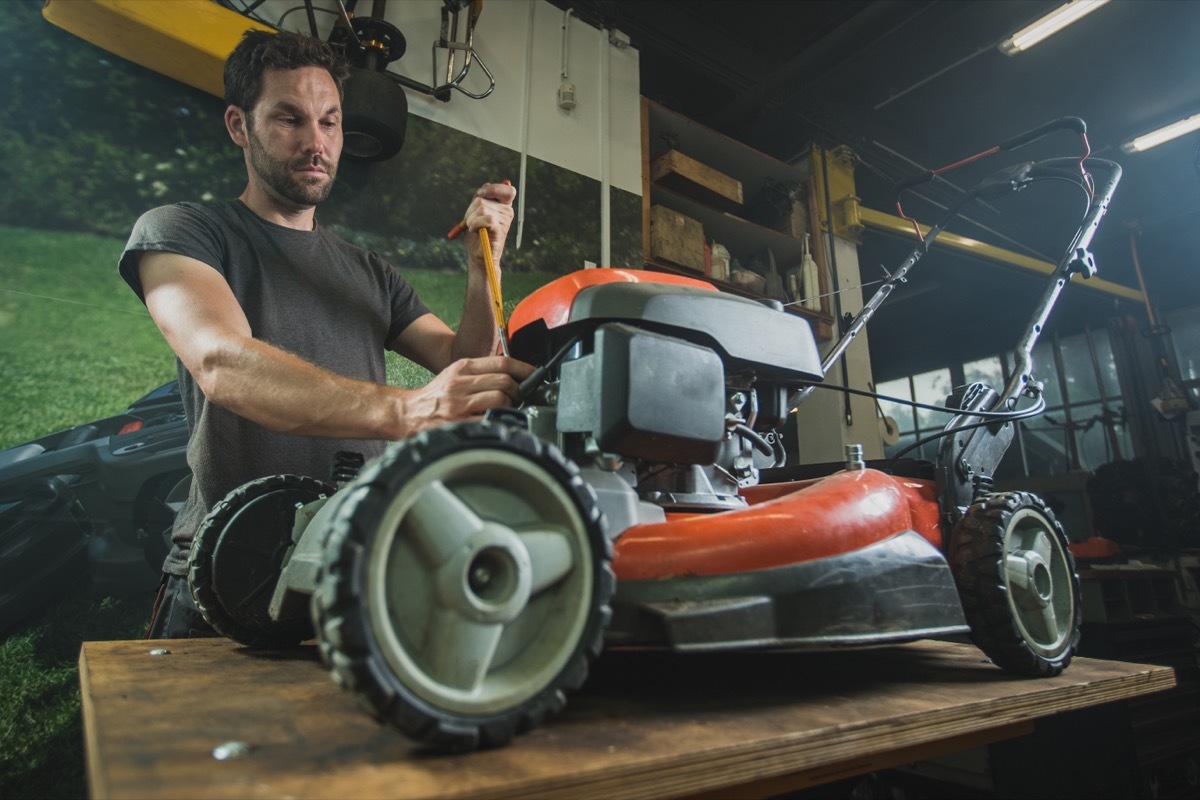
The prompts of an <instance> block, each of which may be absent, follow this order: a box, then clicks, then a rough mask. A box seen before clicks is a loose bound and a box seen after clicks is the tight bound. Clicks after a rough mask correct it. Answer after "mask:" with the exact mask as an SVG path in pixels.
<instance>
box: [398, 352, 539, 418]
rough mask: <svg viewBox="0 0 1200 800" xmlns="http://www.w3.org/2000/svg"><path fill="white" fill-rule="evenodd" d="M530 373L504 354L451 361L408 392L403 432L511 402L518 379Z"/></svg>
mask: <svg viewBox="0 0 1200 800" xmlns="http://www.w3.org/2000/svg"><path fill="white" fill-rule="evenodd" d="M532 373H533V366H531V365H530V364H526V363H525V362H524V361H518V360H516V359H515V358H508V357H507V356H488V357H486V358H464V359H461V360H459V361H455V362H454V363H453V364H451V365H450V366H449V367H447V368H446V369H444V370H442V371H441V372H440V373H438V375H437V376H436V377H435V378H434V379H433V380H431V381H430V382H429V383H428V384H426V385H425V386H424V387H423V388H421V389H416V390H414V391H412V392H411V393H410V394H409V396H408V398H407V400H406V403H405V405H406V408H405V412H406V413H405V416H406V418H407V420H406V422H407V428H408V431H407V433H408V434H412V433H416V432H417V431H420V430H425V429H427V428H436V427H438V426H439V425H444V424H446V423H448V422H458V421H460V420H469V419H480V418H482V417H483V415H484V412H486V411H487V410H488V409H490V408H500V407H504V406H511V405H514V404H515V403H517V402H519V401H520V395H519V391H518V387H519V385H520V383H521V381H523V380H524V379H525V378H528V377H529V376H530V375H531V374H532Z"/></svg>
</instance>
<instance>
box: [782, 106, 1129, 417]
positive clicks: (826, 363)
mask: <svg viewBox="0 0 1200 800" xmlns="http://www.w3.org/2000/svg"><path fill="white" fill-rule="evenodd" d="M1066 119H1071V118H1066ZM1080 122H1081V123H1082V120H1080ZM1042 127H1043V128H1045V127H1046V126H1042ZM1032 133H1033V132H1031V133H1030V134H1024V135H1025V136H1029V135H1031V134H1032ZM1065 163H1070V164H1072V165H1078V164H1079V159H1076V158H1056V159H1048V160H1046V161H1042V162H1038V163H1032V162H1026V163H1023V164H1019V165H1017V166H1016V167H1013V168H1012V169H1010V170H1007V171H1005V173H1001V174H1007V175H1009V177H1010V180H1009V181H1007V182H1004V181H997V180H995V179H989V180H986V181H984V182H982V183H981V184H980V185H979V186H977V187H975V188H974V189H973V190H972V191H970V192H968V193H967V194H966V195H965V196H964V197H963V198H962V199H961V200H960V201H959V202H957V203H955V204H954V206H953V207H951V208H950V210H949V211H948V212H947V213H946V215H945V216H944V217H943V218H942V219H941V220H940V221H939V222H938V223H937V224H936V225H934V226H933V227H931V228H930V229H929V233H927V234H926V235H925V237H924V239H922V240H921V241H920V242H919V243H918V244H917V246H916V247H914V248H913V250H912V252H910V253H909V255H908V257H907V258H906V259H904V261H903V262H902V263H901V264H900V267H899V268H898V269H897V270H896V271H895V272H893V273H890V274H889V275H888V279H887V280H886V281H884V282H883V285H882V286H880V287H879V289H877V290H876V291H875V294H873V295H872V296H871V299H870V300H868V301H867V303H866V305H864V306H863V307H862V310H860V311H859V312H858V314H857V315H856V316H855V317H854V319H853V320H852V321H851V322H850V324H849V326H848V327H847V328H846V331H845V332H844V333H843V334H842V336H841V338H840V339H838V341H837V343H836V344H834V346H833V347H832V348H831V349H830V350H829V352H828V353H827V354H826V356H825V358H824V359H823V360H822V362H821V369H822V372H825V373H827V372H828V371H829V368H830V367H831V366H833V364H834V363H836V362H837V360H838V359H839V358H841V357H842V355H843V354H844V353H845V352H846V349H847V348H848V347H849V346H850V343H851V342H852V341H853V340H854V339H855V337H857V336H858V334H859V333H860V332H861V331H862V329H863V328H865V327H866V325H867V322H869V321H870V319H871V317H873V316H874V315H875V312H876V311H877V310H878V308H879V306H881V305H882V304H883V301H884V300H886V299H887V298H888V296H889V295H890V294H891V293H892V291H893V290H894V289H895V288H896V285H897V284H900V283H903V282H904V281H905V278H906V276H907V275H908V272H909V270H911V269H912V267H913V265H914V264H916V263H917V262H918V261H919V260H920V259H921V257H922V256H924V255H925V254H926V253H928V252H929V248H930V246H931V245H932V244H933V242H934V240H935V239H936V238H937V237H938V235H939V234H940V233H941V232H942V229H943V228H944V227H945V226H946V225H948V224H949V223H950V222H951V221H952V220H953V219H954V218H955V217H956V216H958V213H959V212H960V211H961V210H962V209H963V207H964V206H966V205H967V204H968V203H970V202H971V201H973V200H976V199H977V198H979V197H980V196H981V195H989V196H991V195H993V194H995V193H996V192H997V190H998V189H1001V188H1003V189H1004V190H1006V191H1017V190H1019V189H1022V188H1024V187H1025V186H1026V185H1027V184H1029V183H1030V182H1032V181H1033V180H1036V179H1038V178H1048V177H1051V175H1047V174H1045V172H1046V171H1053V170H1056V166H1057V165H1058V164H1065ZM1083 164H1084V166H1089V165H1090V166H1094V167H1098V168H1100V169H1102V170H1104V171H1106V172H1107V173H1108V178H1107V180H1106V181H1105V183H1104V186H1103V187H1102V188H1101V190H1100V191H1098V192H1095V193H1094V194H1092V196H1091V202H1090V203H1089V205H1088V211H1087V214H1086V215H1085V216H1084V220H1083V222H1082V223H1081V225H1080V226H1079V228H1078V230H1077V231H1076V232H1075V236H1074V238H1073V239H1072V240H1071V245H1070V247H1068V248H1067V250H1066V252H1065V254H1064V255H1063V257H1062V259H1061V260H1060V261H1059V264H1058V267H1057V268H1056V269H1055V270H1054V273H1053V274H1052V276H1051V281H1050V282H1049V284H1048V285H1047V287H1046V289H1045V291H1044V292H1043V293H1042V297H1041V299H1040V300H1039V301H1038V304H1037V306H1036V309H1035V313H1034V316H1033V319H1032V320H1031V321H1030V323H1029V324H1028V325H1027V326H1026V328H1025V332H1024V333H1023V334H1022V336H1021V339H1020V341H1019V342H1018V344H1017V348H1016V351H1015V358H1016V361H1015V364H1014V367H1015V369H1014V370H1013V377H1012V380H1011V381H1010V382H1009V384H1008V386H1007V387H1005V390H1004V392H1003V393H1002V394H1000V395H999V396H998V397H997V400H996V402H995V403H994V404H993V405H992V409H989V410H994V409H997V408H1001V407H1004V408H1008V407H1009V406H1010V401H1011V400H1015V399H1016V397H1017V396H1018V395H1019V394H1021V393H1022V392H1023V391H1025V389H1026V387H1027V386H1028V385H1029V382H1030V380H1031V379H1032V375H1031V369H1032V362H1033V357H1032V353H1033V346H1034V344H1036V343H1037V340H1038V337H1039V336H1040V335H1041V332H1042V328H1043V327H1044V325H1045V323H1046V319H1047V318H1048V317H1049V315H1050V310H1051V309H1052V308H1053V307H1054V303H1055V301H1057V299H1058V295H1059V294H1060V293H1061V292H1062V289H1063V287H1064V286H1066V284H1067V281H1069V280H1070V279H1071V276H1072V275H1073V274H1074V273H1076V272H1084V274H1085V276H1086V277H1091V275H1092V273H1093V272H1094V271H1095V267H1094V265H1092V263H1091V258H1092V256H1091V253H1089V252H1088V250H1087V247H1088V245H1089V244H1091V241H1092V238H1093V237H1094V236H1095V234H1096V230H1097V228H1099V226H1100V220H1101V219H1102V218H1103V217H1104V214H1105V212H1107V211H1108V205H1109V203H1110V202H1111V201H1112V196H1113V193H1114V192H1115V191H1116V188H1117V183H1118V182H1119V181H1120V179H1121V166H1120V165H1119V164H1117V163H1115V162H1113V161H1108V160H1105V159H1098V158H1089V159H1086V160H1085V161H1084V162H1083ZM1039 172H1041V173H1043V174H1041V175H1039V174H1038V173H1039ZM815 388H816V386H815V384H810V385H808V386H805V387H804V388H803V389H800V390H798V391H796V392H795V393H794V394H792V396H791V397H790V398H789V400H788V408H795V407H796V406H798V405H799V404H800V403H802V402H803V401H804V400H805V398H807V397H808V395H810V394H811V393H812V391H813V389H815Z"/></svg>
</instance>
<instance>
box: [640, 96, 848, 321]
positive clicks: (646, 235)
mask: <svg viewBox="0 0 1200 800" xmlns="http://www.w3.org/2000/svg"><path fill="white" fill-rule="evenodd" d="M671 150H677V151H679V152H680V153H683V154H685V155H687V156H689V157H690V158H692V159H695V160H696V161H699V162H701V163H702V164H704V165H707V166H709V167H711V168H713V169H716V170H719V171H720V172H722V173H724V174H726V175H728V176H730V177H732V178H736V179H737V180H738V181H740V182H741V184H742V189H743V196H744V198H745V204H744V206H743V213H742V214H736V213H732V212H730V211H728V210H725V209H722V208H718V207H717V205H716V204H713V203H711V202H704V201H702V200H700V199H698V196H697V195H695V194H690V193H688V192H687V191H686V190H681V189H679V188H668V187H667V186H664V185H662V184H660V183H655V182H654V181H652V179H651V164H653V162H654V160H655V159H657V158H658V157H659V156H661V155H663V154H665V153H667V152H669V151H671ZM772 182H775V183H778V184H783V185H787V186H800V187H802V192H803V195H802V196H803V197H804V198H805V214H806V220H805V222H806V227H807V229H808V230H809V231H810V232H815V231H816V230H817V225H816V215H815V213H814V208H815V206H814V203H813V202H812V200H813V198H812V197H811V193H812V184H811V182H810V181H809V169H808V167H807V165H805V166H804V167H799V166H793V165H791V164H786V163H784V162H782V161H777V160H776V159H774V158H771V157H770V156H768V155H765V154H764V153H760V152H759V151H757V150H754V149H753V148H751V147H747V146H746V145H744V144H742V143H740V142H737V141H734V140H733V139H730V138H728V137H726V136H724V135H722V134H720V133H717V132H716V131H713V130H711V129H709V128H706V127H704V126H703V125H700V124H699V123H697V122H695V121H694V120H691V119H688V118H687V117H684V116H681V115H679V114H677V113H675V112H673V111H671V110H669V109H667V108H664V107H663V106H660V105H658V104H657V103H655V102H653V101H651V100H649V99H647V98H645V97H643V98H642V220H643V252H644V255H645V266H646V268H647V269H652V270H657V271H662V272H670V273H674V274H678V275H687V276H690V277H700V278H704V279H705V280H709V281H710V282H712V283H713V284H714V285H715V286H717V288H719V289H721V290H722V291H727V292H731V293H734V294H738V295H741V296H744V297H751V298H755V299H776V300H781V301H782V302H784V303H785V308H786V310H787V311H789V312H791V313H793V314H797V315H799V316H802V317H805V318H807V319H808V320H809V321H810V322H811V323H812V325H813V331H814V333H815V334H816V336H817V338H818V339H819V340H822V341H827V340H828V339H830V338H831V334H832V316H831V314H830V311H829V300H828V297H827V296H826V295H827V293H828V291H829V289H828V278H827V271H826V270H825V266H824V264H823V263H822V262H823V253H822V249H821V247H820V242H819V241H818V239H819V237H818V236H817V235H815V233H814V235H813V236H812V237H811V245H810V246H811V250H812V254H813V257H814V259H815V260H816V261H817V266H818V276H819V277H818V281H819V282H818V291H819V294H820V295H821V298H820V304H821V308H820V310H814V309H808V308H804V307H802V306H800V305H798V304H791V302H790V299H789V298H768V295H766V294H764V293H762V292H758V291H755V290H753V289H751V288H748V287H746V286H742V285H739V284H736V283H733V282H731V281H727V280H717V279H714V278H713V277H712V276H710V275H707V276H706V275H704V274H703V273H701V272H697V271H696V270H693V269H689V268H688V267H684V266H680V265H678V264H674V263H671V262H669V261H666V260H663V259H661V258H656V257H655V256H654V253H653V248H652V246H651V230H650V216H651V212H650V209H651V207H652V206H656V205H657V206H663V207H665V208H668V209H671V210H672V211H676V212H678V213H680V214H683V215H685V216H687V217H689V218H691V219H693V220H696V221H697V222H699V223H700V224H701V225H702V226H703V227H704V237H705V239H706V241H709V242H711V241H714V240H715V241H717V242H720V243H721V244H722V245H724V246H725V247H726V248H727V249H728V250H729V253H730V256H731V257H732V258H735V259H737V260H738V261H739V262H740V264H741V266H742V267H743V268H744V269H753V271H755V272H757V273H758V274H760V275H764V276H765V270H764V268H763V267H764V266H765V252H766V249H767V248H768V247H769V248H770V250H771V253H772V254H773V255H774V258H775V263H776V269H777V271H778V273H779V275H780V276H781V277H783V276H785V275H786V273H787V270H789V269H791V268H793V267H798V266H800V264H801V262H802V260H803V255H804V240H803V238H797V237H795V236H792V235H790V233H788V232H786V231H782V230H776V229H774V228H771V227H767V226H766V225H762V224H759V223H758V222H755V221H752V220H750V219H747V218H745V217H746V216H748V215H749V213H750V210H751V208H752V207H753V204H754V201H755V199H756V198H758V197H759V196H760V195H761V193H763V192H764V190H766V189H767V188H768V187H769V186H770V185H771V183H772ZM755 258H757V259H759V260H760V261H761V262H762V265H763V266H759V268H758V269H754V268H753V267H752V264H751V261H752V259H755Z"/></svg>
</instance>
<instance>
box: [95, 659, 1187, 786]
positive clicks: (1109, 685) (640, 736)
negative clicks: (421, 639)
mask: <svg viewBox="0 0 1200 800" xmlns="http://www.w3.org/2000/svg"><path fill="white" fill-rule="evenodd" d="M159 646H161V647H167V648H169V649H170V650H171V651H172V652H171V654H169V655H163V656H152V655H149V650H150V649H152V648H154V647H159ZM80 674H81V682H82V686H83V691H84V724H85V740H86V742H87V748H88V763H89V776H90V780H91V791H92V795H93V796H94V797H96V798H107V797H121V798H171V797H187V798H208V797H211V798H234V797H248V798H252V797H280V796H291V797H297V798H302V797H364V798H365V797H398V798H432V797H455V798H468V797H469V798H490V797H505V796H521V797H555V796H559V797H561V796H570V797H572V798H579V799H580V800H584V799H585V798H592V797H594V798H638V797H678V796H685V795H691V794H697V793H702V792H720V791H722V790H723V789H726V788H728V787H734V786H745V785H747V784H754V783H755V782H761V781H771V780H772V779H776V778H780V777H781V776H788V775H792V776H799V778H798V780H808V781H815V780H830V779H835V778H841V777H846V774H845V770H846V769H848V768H853V766H854V764H858V765H859V766H863V765H866V769H873V768H876V767H873V766H870V765H872V764H879V763H884V761H886V760H887V759H886V756H887V754H889V753H891V754H896V753H905V752H908V751H910V749H911V748H921V747H929V746H932V745H934V744H936V743H938V742H943V743H945V744H946V746H947V747H954V745H955V742H961V741H965V740H964V739H962V738H961V737H969V736H975V735H984V736H987V735H988V732H989V731H990V732H992V733H995V732H996V731H997V730H998V729H1009V730H1010V731H1019V730H1022V729H1021V728H1011V727H1010V726H1013V725H1018V726H1019V725H1021V724H1025V723H1028V722H1029V721H1030V720H1033V719H1035V718H1036V717H1039V716H1045V715H1049V714H1054V713H1059V712H1062V711H1068V710H1070V709H1074V708H1082V707H1086V706H1090V705H1096V704H1100V703H1105V702H1110V701H1115V700H1121V699H1126V698H1129V697H1134V696H1138V695H1142V694H1147V693H1150V692H1155V691H1160V690H1163V689H1168V688H1170V687H1172V686H1173V685H1174V682H1175V679H1174V672H1173V671H1172V670H1170V669H1169V668H1164V667H1155V666H1150V665H1142V664H1122V663H1118V662H1110V661H1097V660H1092V659H1076V661H1075V663H1074V664H1073V665H1072V666H1071V667H1070V668H1069V669H1068V670H1067V671H1066V672H1065V673H1064V674H1063V675H1061V676H1058V677H1056V678H1049V679H1041V680H1035V679H1021V678H1016V677H1013V676H1010V675H1007V674H1006V673H1004V672H1002V671H1000V670H999V669H997V668H996V667H994V666H993V665H991V664H990V663H987V662H986V659H985V658H984V657H983V655H982V654H981V653H980V652H979V651H978V650H976V649H975V648H973V647H970V646H968V645H961V644H951V643H945V642H920V643H916V644H912V645H906V646H903V647H891V648H881V649H877V650H868V651H857V652H845V651H842V652H833V653H807V654H804V653H748V652H742V653H721V654H697V655H688V656H679V655H674V654H660V653H622V652H612V651H610V652H606V653H605V654H604V655H603V656H601V658H600V660H599V661H598V662H597V663H596V665H595V667H594V669H593V674H592V676H591V678H590V679H589V681H588V683H587V684H586V685H585V687H584V689H583V691H582V692H580V693H579V694H577V695H575V696H573V697H572V698H571V700H570V702H569V703H568V707H567V710H566V711H565V712H564V713H563V714H562V715H561V716H560V717H558V718H557V719H554V720H551V721H550V722H548V723H547V724H545V725H544V726H542V727H541V728H539V729H537V730H535V731H532V732H530V733H528V734H526V735H524V736H521V737H518V739H517V740H516V741H515V742H514V744H513V745H511V746H510V747H506V748H501V749H498V750H492V751H485V752H480V753H473V754H467V755H458V756H442V755H433V754H429V753H427V752H425V751H424V750H423V749H422V748H421V747H419V746H418V745H416V744H415V743H413V742H411V741H409V740H407V739H405V738H404V737H402V736H401V735H400V734H398V733H396V732H394V731H393V730H391V729H390V728H387V727H383V726H380V725H378V724H376V723H375V722H373V721H372V720H371V719H370V718H369V717H368V716H367V715H366V714H365V713H363V712H362V711H361V710H359V709H358V707H357V706H356V705H355V703H354V702H353V699H352V697H351V696H350V695H349V694H347V693H345V692H343V691H341V690H340V689H338V688H337V687H336V686H335V685H334V684H333V682H332V681H331V680H330V679H329V677H328V674H327V673H326V672H325V670H324V668H323V667H322V666H321V664H320V662H319V660H318V658H317V655H316V649H315V647H312V646H305V647H300V648H296V649H294V650H289V651H279V652H265V651H254V650H249V649H247V648H243V647H240V646H238V645H236V644H235V643H233V642H229V641H226V640H219V639H218V640H196V641H173V642H140V641H138V642H89V643H86V644H85V645H84V646H83V650H82V652H81V655H80ZM231 740H240V741H245V742H248V743H249V744H250V745H251V746H252V747H253V749H252V751H251V752H250V754H249V755H248V756H246V757H244V758H240V759H235V760H229V761H222V762H218V761H215V760H214V759H213V757H212V755H211V753H212V750H213V748H214V747H216V746H217V745H219V744H222V743H224V742H228V741H231ZM901 757H905V756H901ZM893 763H894V762H893ZM805 773H808V776H807V777H804V776H805Z"/></svg>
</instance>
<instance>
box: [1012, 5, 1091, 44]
mask: <svg viewBox="0 0 1200 800" xmlns="http://www.w3.org/2000/svg"><path fill="white" fill-rule="evenodd" d="M1107 2H1108V0H1071V2H1069V3H1067V4H1066V5H1064V6H1059V7H1058V8H1056V9H1054V10H1053V11H1051V12H1050V13H1049V14H1047V15H1046V16H1044V17H1042V18H1041V19H1039V20H1037V21H1036V22H1033V23H1031V24H1029V25H1026V26H1025V27H1024V28H1022V29H1021V30H1019V31H1017V32H1016V33H1014V34H1013V35H1012V36H1010V37H1008V38H1007V39H1005V40H1004V41H1003V42H1001V43H1000V50H1001V52H1003V53H1004V54H1005V55H1006V56H1015V55H1016V54H1017V53H1020V52H1023V51H1025V50H1028V49H1029V48H1031V47H1033V46H1034V45H1035V44H1037V43H1038V42H1040V41H1041V40H1042V39H1045V38H1046V37H1048V36H1053V35H1054V34H1056V33H1058V32H1059V31H1061V30H1062V29H1063V28H1065V27H1067V26H1068V25H1070V24H1071V23H1072V22H1078V21H1079V20H1081V19H1083V18H1084V17H1086V16H1087V15H1088V14H1090V13H1092V12H1093V11H1095V10H1096V9H1097V8H1099V7H1100V6H1102V5H1104V4H1105V3H1107Z"/></svg>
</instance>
